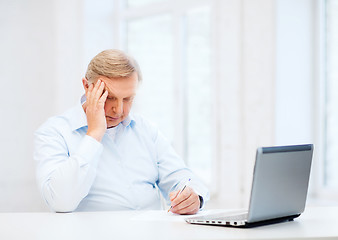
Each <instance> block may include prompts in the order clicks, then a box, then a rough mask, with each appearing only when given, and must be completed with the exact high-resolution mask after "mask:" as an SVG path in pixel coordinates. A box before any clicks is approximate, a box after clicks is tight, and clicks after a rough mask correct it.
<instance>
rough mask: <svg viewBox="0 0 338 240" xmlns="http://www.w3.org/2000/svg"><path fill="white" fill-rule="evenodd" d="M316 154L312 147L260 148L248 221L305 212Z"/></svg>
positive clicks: (308, 145)
mask: <svg viewBox="0 0 338 240" xmlns="http://www.w3.org/2000/svg"><path fill="white" fill-rule="evenodd" d="M312 153H313V145H312V144H307V145H293V146H280V147H263V148H258V149H257V154H256V163H255V168H254V174H253V182H252V188H251V198H250V207H249V214H248V222H256V221H261V220H265V219H271V218H278V217H284V216H289V215H295V214H300V213H302V212H303V211H304V208H305V203H306V196H307V190H308V183H309V176H310V169H311V162H312Z"/></svg>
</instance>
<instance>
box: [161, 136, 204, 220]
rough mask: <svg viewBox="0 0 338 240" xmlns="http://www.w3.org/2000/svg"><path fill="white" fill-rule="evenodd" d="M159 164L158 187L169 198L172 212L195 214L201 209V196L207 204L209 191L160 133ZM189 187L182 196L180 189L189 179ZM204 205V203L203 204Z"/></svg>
mask: <svg viewBox="0 0 338 240" xmlns="http://www.w3.org/2000/svg"><path fill="white" fill-rule="evenodd" d="M155 145H156V150H157V157H158V159H157V164H158V169H159V182H158V186H159V188H160V190H161V192H162V194H163V195H164V196H165V197H166V196H168V197H169V199H168V198H167V200H170V202H171V206H172V207H173V208H172V209H171V211H172V212H174V213H178V214H194V213H196V212H198V210H199V209H200V207H201V201H200V199H201V198H200V196H201V197H202V199H203V201H204V202H206V201H208V199H209V191H208V189H207V188H206V187H205V186H204V184H203V183H202V182H201V181H200V180H199V179H198V177H197V176H195V175H194V174H193V173H192V172H191V170H190V169H188V168H187V167H186V165H185V163H184V162H183V160H182V159H181V158H180V157H179V156H178V155H177V154H176V152H175V150H174V149H173V147H172V146H171V144H170V142H169V141H168V140H167V139H166V138H165V137H164V136H163V135H162V134H161V133H160V132H159V131H158V132H157V134H156V137H155ZM189 178H190V179H191V182H190V183H189V186H187V187H186V188H185V190H184V191H182V193H181V194H180V195H177V194H178V192H179V189H180V188H181V187H182V185H184V184H185V182H186V181H187V180H188V179H189ZM202 204H203V203H202Z"/></svg>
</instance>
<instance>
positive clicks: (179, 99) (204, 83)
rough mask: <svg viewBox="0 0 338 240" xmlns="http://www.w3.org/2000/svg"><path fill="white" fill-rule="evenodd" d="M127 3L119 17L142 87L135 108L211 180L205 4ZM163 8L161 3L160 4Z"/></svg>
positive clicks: (159, 0) (208, 42)
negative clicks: (139, 74) (141, 77)
mask: <svg viewBox="0 0 338 240" xmlns="http://www.w3.org/2000/svg"><path fill="white" fill-rule="evenodd" d="M184 2H185V1H176V3H175V4H167V1H165V0H144V1H142V3H141V2H140V1H133V0H128V1H127V5H125V4H121V5H122V6H126V8H124V9H123V12H122V14H121V16H122V18H121V26H125V27H124V29H123V30H122V31H121V33H122V35H123V36H122V37H121V39H125V40H124V41H125V43H123V46H125V50H126V51H127V52H129V53H130V54H131V55H133V56H134V57H135V58H136V59H137V60H138V62H139V64H140V67H141V71H142V74H143V79H144V81H143V83H142V85H141V87H140V91H139V94H138V97H137V101H135V103H136V105H135V109H136V111H138V112H141V113H142V115H144V116H146V117H147V118H148V119H150V120H152V121H153V122H154V123H155V124H157V125H158V126H159V129H160V130H161V131H162V132H163V133H164V135H165V136H166V137H167V138H168V139H169V140H170V141H171V142H172V143H173V146H174V147H175V148H176V150H177V151H178V153H179V154H180V155H181V156H182V157H183V159H184V160H185V162H186V163H187V165H188V166H189V167H190V168H191V169H192V170H193V171H194V172H195V173H196V174H197V175H199V177H201V178H202V179H203V180H204V181H205V182H206V183H207V184H208V183H210V182H211V181H212V177H211V176H212V174H211V169H212V166H211V162H212V158H213V156H212V153H213V152H214V151H213V149H212V146H213V142H214V141H213V135H212V126H213V124H214V123H213V121H214V119H213V118H212V106H213V102H214V101H213V97H214V94H212V86H213V84H212V78H211V72H212V70H211V61H210V54H211V39H210V36H211V33H210V29H211V22H210V18H211V17H210V16H211V14H210V6H209V5H210V4H208V2H207V1H205V2H203V4H201V3H199V4H184ZM161 3H163V4H161Z"/></svg>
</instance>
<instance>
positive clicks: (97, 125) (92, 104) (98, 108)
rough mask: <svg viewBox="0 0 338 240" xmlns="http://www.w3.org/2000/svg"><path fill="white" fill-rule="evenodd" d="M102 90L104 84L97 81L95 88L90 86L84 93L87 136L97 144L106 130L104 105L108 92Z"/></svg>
mask: <svg viewBox="0 0 338 240" xmlns="http://www.w3.org/2000/svg"><path fill="white" fill-rule="evenodd" d="M104 88H105V84H104V82H102V81H101V80H100V79H99V80H97V82H96V84H95V86H94V84H90V86H89V87H88V90H87V92H86V98H87V101H86V107H85V112H86V115H87V123H88V131H87V135H88V136H91V137H93V138H95V139H96V140H97V141H99V142H101V139H102V137H103V135H104V133H105V132H106V130H107V121H106V115H105V111H104V105H105V102H106V99H107V96H108V91H107V90H105V91H104ZM103 91H104V92H103ZM102 93H103V94H102Z"/></svg>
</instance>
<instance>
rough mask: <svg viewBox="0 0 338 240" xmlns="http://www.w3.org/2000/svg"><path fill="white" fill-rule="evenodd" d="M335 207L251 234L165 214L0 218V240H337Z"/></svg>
mask: <svg viewBox="0 0 338 240" xmlns="http://www.w3.org/2000/svg"><path fill="white" fill-rule="evenodd" d="M337 216H338V207H318V208H307V209H306V210H305V212H304V213H303V215H301V216H300V217H299V218H296V219H295V221H294V222H285V223H279V224H274V225H268V226H262V227H257V228H251V229H237V228H229V227H215V226H202V225H192V224H187V223H185V222H184V217H186V216H179V215H174V214H172V213H169V214H168V213H166V212H165V211H124V212H78V213H43V212H41V213H0V239H3V240H7V239H25V240H30V239H41V240H47V239H59V240H64V239H72V240H75V239H81V240H87V239H91V240H92V239H93V240H94V239H95V240H96V239H147V240H150V239H173V240H177V239H338V217H337Z"/></svg>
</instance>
